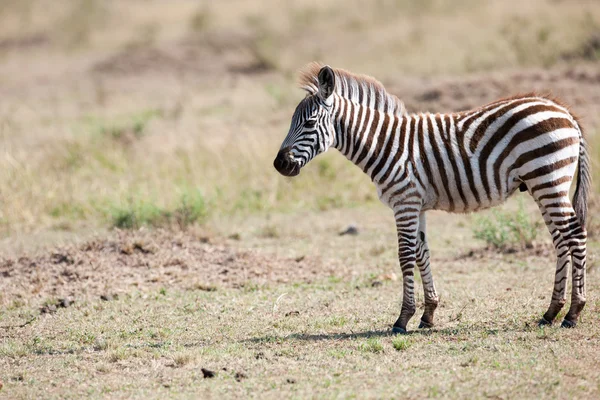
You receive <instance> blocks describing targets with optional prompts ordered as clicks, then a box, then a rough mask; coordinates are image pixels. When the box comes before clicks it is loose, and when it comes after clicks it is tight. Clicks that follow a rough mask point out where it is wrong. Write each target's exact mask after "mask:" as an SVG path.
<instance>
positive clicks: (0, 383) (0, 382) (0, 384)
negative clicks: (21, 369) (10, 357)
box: [0, 381, 4, 390]
mask: <svg viewBox="0 0 600 400" xmlns="http://www.w3.org/2000/svg"><path fill="white" fill-rule="evenodd" d="M3 386H4V384H3V383H2V381H0V390H2V387H3Z"/></svg>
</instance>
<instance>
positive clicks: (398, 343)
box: [392, 335, 412, 351]
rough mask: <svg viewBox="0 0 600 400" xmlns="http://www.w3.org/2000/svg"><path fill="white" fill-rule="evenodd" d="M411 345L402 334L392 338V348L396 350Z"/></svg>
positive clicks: (404, 348)
mask: <svg viewBox="0 0 600 400" xmlns="http://www.w3.org/2000/svg"><path fill="white" fill-rule="evenodd" d="M411 345H412V343H411V342H410V341H409V340H408V338H406V337H404V336H400V335H398V336H395V337H394V338H393V339H392V346H394V349H396V350H398V351H403V350H406V349H408V348H409V347H410V346H411Z"/></svg>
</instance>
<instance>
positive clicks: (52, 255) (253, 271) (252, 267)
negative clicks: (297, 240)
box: [0, 230, 339, 303]
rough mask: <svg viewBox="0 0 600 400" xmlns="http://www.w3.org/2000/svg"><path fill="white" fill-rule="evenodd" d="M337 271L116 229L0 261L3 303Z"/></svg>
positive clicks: (302, 278)
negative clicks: (81, 241)
mask: <svg viewBox="0 0 600 400" xmlns="http://www.w3.org/2000/svg"><path fill="white" fill-rule="evenodd" d="M336 270H337V269H336V268H334V266H333V265H327V264H326V263H323V262H322V261H321V260H319V259H315V258H312V257H301V258H298V259H286V258H276V257H273V256H268V255H263V254H259V253H257V252H255V251H240V250H235V249H232V248H230V247H228V246H226V245H223V244H212V243H210V242H209V241H208V240H207V239H202V238H198V237H196V236H194V235H193V234H190V233H184V232H177V233H174V232H169V231H161V230H159V231H152V232H149V231H136V232H124V231H118V232H116V233H115V234H114V235H112V237H110V238H107V239H95V240H92V241H89V242H87V243H85V244H83V245H78V246H67V247H62V248H57V249H55V250H53V251H50V252H47V253H45V254H41V255H39V256H35V257H29V256H24V257H19V258H4V259H0V293H1V294H2V297H0V302H4V303H7V302H9V301H13V300H15V299H23V300H35V299H48V298H72V299H81V298H92V299H100V298H102V299H105V300H106V299H110V298H112V297H113V296H115V295H118V294H119V293H123V292H128V291H131V290H132V289H136V290H144V291H148V290H158V289H160V288H166V289H170V288H179V289H181V288H183V289H189V290H209V291H212V290H218V289H219V288H221V287H234V288H235V287H243V286H245V285H251V286H254V285H265V284H267V283H282V282H311V281H313V280H314V279H315V278H317V277H319V276H320V277H323V276H329V275H332V274H333V273H334V272H335V271H336ZM337 273H339V270H337Z"/></svg>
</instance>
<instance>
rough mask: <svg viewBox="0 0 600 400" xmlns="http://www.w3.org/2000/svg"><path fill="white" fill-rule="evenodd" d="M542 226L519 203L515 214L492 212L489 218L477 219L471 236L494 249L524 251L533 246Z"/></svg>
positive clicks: (541, 223)
mask: <svg viewBox="0 0 600 400" xmlns="http://www.w3.org/2000/svg"><path fill="white" fill-rule="evenodd" d="M538 218H539V217H538ZM543 225H544V223H543V221H540V220H539V219H538V220H536V219H533V218H532V216H531V214H530V213H528V212H527V211H526V210H525V207H524V206H523V202H522V201H519V207H518V209H517V211H516V212H510V211H503V210H493V211H492V215H491V216H484V217H479V218H477V219H476V220H475V227H474V228H473V236H474V237H475V238H476V239H480V240H483V241H484V242H485V243H486V244H487V245H488V246H491V247H493V248H496V249H500V250H507V249H514V248H520V249H524V248H530V247H532V246H533V242H534V241H535V239H536V238H537V236H538V234H539V231H540V228H541V227H542V226H543Z"/></svg>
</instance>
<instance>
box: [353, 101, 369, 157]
mask: <svg viewBox="0 0 600 400" xmlns="http://www.w3.org/2000/svg"><path fill="white" fill-rule="evenodd" d="M362 112H364V113H365V118H364V121H362V123H359V127H358V128H357V129H356V133H355V134H354V141H353V142H354V147H353V148H352V154H351V156H350V159H351V160H354V157H355V156H356V153H358V149H359V148H360V142H361V141H362V140H361V139H362V136H363V135H366V134H367V132H366V129H367V126H368V125H369V118H371V109H370V108H369V107H367V106H363V107H360V108H359V112H358V114H359V116H360V115H361V114H362ZM361 119H362V117H360V118H358V121H361ZM363 132H364V133H363Z"/></svg>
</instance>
